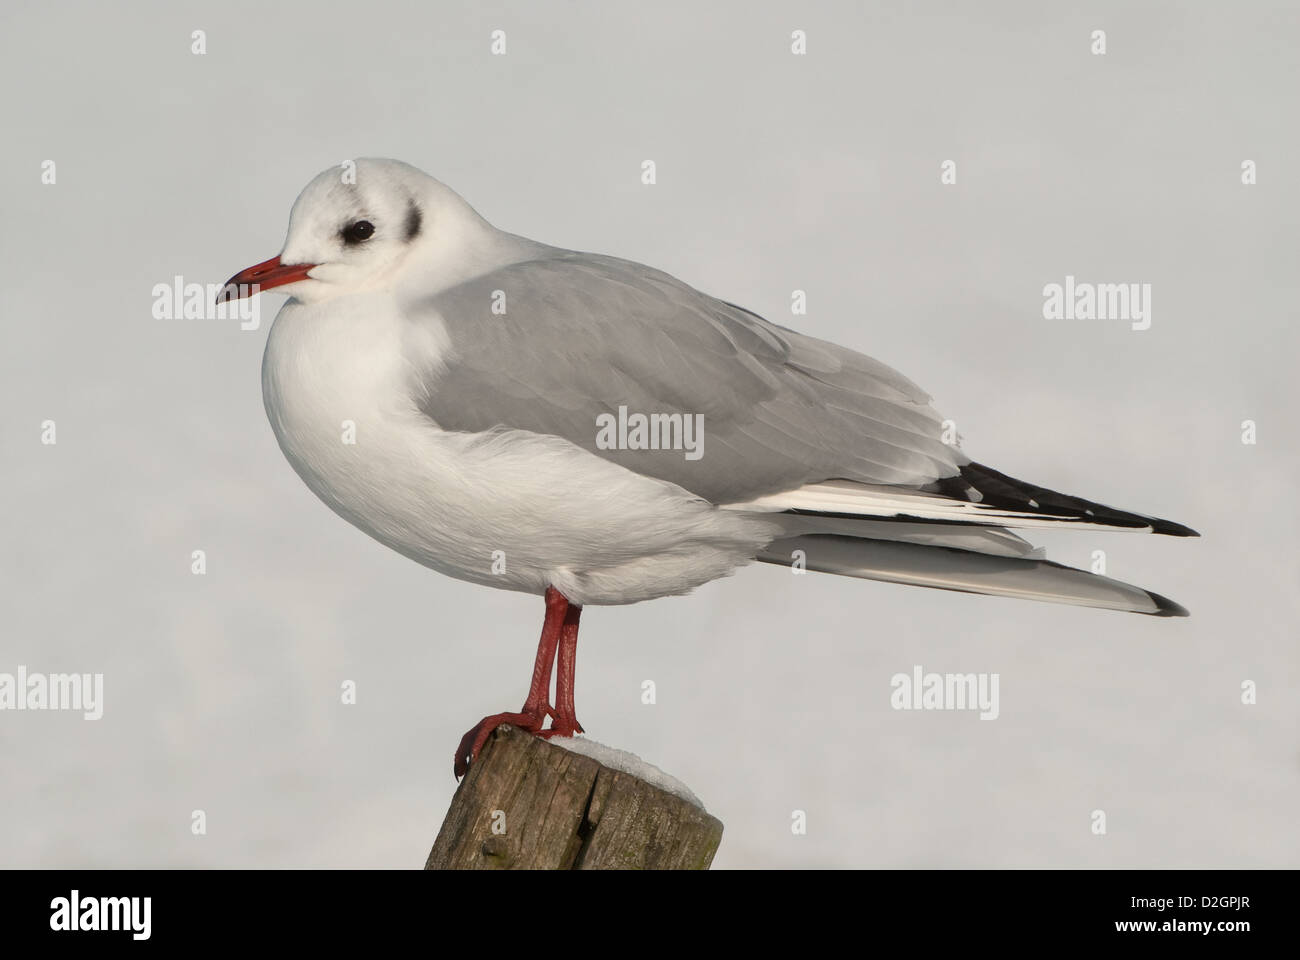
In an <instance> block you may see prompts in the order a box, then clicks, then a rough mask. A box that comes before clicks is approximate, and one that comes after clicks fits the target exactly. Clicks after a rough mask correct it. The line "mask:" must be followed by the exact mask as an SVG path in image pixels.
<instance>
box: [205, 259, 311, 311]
mask: <svg viewBox="0 0 1300 960" xmlns="http://www.w3.org/2000/svg"><path fill="white" fill-rule="evenodd" d="M315 266H316V264H314V263H293V264H284V263H281V262H280V258H279V257H272V258H271V259H270V260H264V261H262V262H261V263H257V264H254V265H253V266H251V267H249V268H248V269H247V270H240V271H239V272H238V273H237V274H235V275H234V276H233V277H231V278H230V279H229V280H227V281H226V285H225V286H224V287H222V288H221V291H220V292H219V293H218V294H217V303H226V302H228V301H230V300H239V299H241V298H243V297H251V296H252V295H253V294H255V293H260V292H261V291H263V290H270V289H271V288H272V287H281V286H284V284H286V283H295V282H297V281H299V280H306V279H307V271H308V270H311V269H312V268H314V267H315Z"/></svg>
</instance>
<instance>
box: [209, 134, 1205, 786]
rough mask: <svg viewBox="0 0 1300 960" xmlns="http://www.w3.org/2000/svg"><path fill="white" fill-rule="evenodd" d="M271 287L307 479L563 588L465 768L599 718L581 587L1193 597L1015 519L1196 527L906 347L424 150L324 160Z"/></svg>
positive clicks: (428, 535)
mask: <svg viewBox="0 0 1300 960" xmlns="http://www.w3.org/2000/svg"><path fill="white" fill-rule="evenodd" d="M273 287H275V288H282V292H284V293H287V294H289V295H290V299H289V301H288V302H287V303H286V304H285V305H284V306H283V307H282V308H281V310H280V312H279V314H278V315H277V316H276V318H275V323H274V325H273V326H272V328H271V332H270V335H269V338H268V340H267V345H266V354H265V357H264V358H263V363H262V390H263V396H264V398H265V401H266V411H267V415H268V417H269V418H270V421H271V426H272V428H273V429H274V430H275V435H276V438H277V439H278V440H279V442H280V447H281V449H282V450H283V451H284V454H285V456H286V457H288V459H289V462H290V464H292V465H293V468H294V470H296V471H297V472H298V475H299V476H301V477H302V479H303V480H304V481H305V482H306V484H307V486H308V487H310V488H311V489H312V491H313V492H315V493H316V495H317V496H319V497H320V498H321V499H322V500H324V501H325V503H327V504H328V505H329V506H330V507H331V508H332V509H333V510H334V511H335V512H337V513H338V514H339V515H340V516H342V517H343V518H344V519H346V520H348V521H349V522H351V523H353V524H355V525H356V526H358V527H360V528H361V529H362V530H364V531H365V532H366V533H368V534H370V536H372V537H374V538H375V539H377V540H379V541H380V542H381V543H384V544H386V545H388V546H389V547H392V548H393V549H394V550H397V551H398V552H400V553H402V554H404V555H405V556H408V557H410V558H411V559H413V560H416V561H418V562H419V563H422V564H424V565H425V566H428V567H432V568H433V569H435V570H438V571H440V572H442V573H445V574H447V575H449V576H452V577H457V578H459V579H462V580H469V581H472V582H474V583H481V584H486V585H488V586H492V587H501V588H504V589H508V590H521V591H525V592H528V593H535V594H539V595H542V596H544V597H545V601H546V616H545V621H544V624H543V627H542V636H541V641H540V642H539V644H538V649H537V661H536V665H535V667H534V669H533V678H532V684H531V686H530V689H529V693H528V698H527V701H526V702H525V704H524V706H523V708H522V709H521V710H520V711H519V712H518V713H502V714H497V715H495V716H490V717H485V718H484V719H483V720H482V721H481V722H480V723H479V724H477V725H476V726H475V727H474V728H473V729H471V730H470V731H469V732H468V733H467V734H466V735H465V737H464V739H463V740H462V741H461V743H460V746H459V747H458V749H457V751H456V762H455V769H456V773H457V775H458V776H459V775H462V774H463V773H464V772H465V771H466V770H467V769H468V765H469V763H470V762H472V761H473V759H474V758H475V757H476V756H477V755H478V751H479V748H480V747H481V746H482V745H483V743H484V742H485V740H486V738H487V736H488V734H489V733H490V732H491V730H492V729H493V728H494V727H495V726H497V725H499V724H501V723H506V722H508V723H512V724H514V725H516V726H519V727H522V728H523V729H526V730H529V731H531V732H534V733H537V734H539V735H541V736H550V735H560V736H572V735H573V734H574V733H575V732H581V730H582V727H581V726H580V725H579V724H578V720H577V717H576V716H575V713H574V705H573V677H574V658H575V651H576V645H577V637H578V617H579V615H580V613H581V610H582V608H583V606H585V605H587V604H622V603H636V602H638V601H640V600H649V599H651V598H655V597H664V596H669V595H672V594H681V593H686V592H687V591H689V590H692V589H694V588H695V587H697V586H699V585H700V584H702V583H706V582H708V581H710V580H713V579H715V578H717V577H722V576H725V575H727V574H729V573H731V572H732V571H734V570H735V569H736V568H737V567H740V566H742V565H744V564H746V563H749V562H750V561H752V560H755V559H757V560H763V561H767V562H769V563H780V564H787V565H792V564H793V565H797V566H802V567H804V568H806V569H809V570H817V571H824V572H828V573H837V574H843V575H847V576H852V577H861V578H866V579H872V580H886V581H891V582H895V583H905V584H916V585H920V586H927V587H938V588H942V589H947V590H963V591H967V592H971V593H982V594H990V595H996V596H1006V597H1018V598H1022V599H1031V600H1047V601H1054V602H1057V603H1070V604H1077V605H1081V606H1090V607H1104V608H1109V609H1113V610H1126V611H1132V612H1134V613H1145V614H1153V615H1156V616H1186V611H1185V610H1184V609H1183V608H1182V607H1180V606H1179V605H1178V604H1176V603H1173V602H1172V601H1170V600H1167V599H1165V598H1163V597H1161V596H1159V595H1157V594H1154V593H1150V592H1148V591H1146V590H1142V589H1140V588H1138V587H1134V586H1130V585H1128V584H1125V583H1120V582H1119V581H1116V580H1111V579H1107V578H1106V577H1101V576H1096V575H1094V574H1091V573H1088V572H1085V571H1082V570H1075V569H1073V568H1070V567H1064V566H1061V565H1059V564H1055V563H1050V562H1048V561H1046V560H1044V559H1041V558H1040V556H1039V555H1038V554H1037V553H1036V552H1035V551H1034V550H1033V548H1032V547H1031V545H1030V544H1029V543H1027V542H1026V541H1025V540H1023V539H1021V538H1020V537H1019V536H1017V535H1015V534H1014V533H1011V532H1010V531H1009V530H1008V529H1006V528H1008V527H1036V526H1038V527H1042V526H1053V527H1060V526H1071V525H1075V526H1077V525H1087V526H1089V527H1105V528H1111V529H1123V530H1136V531H1144V532H1148V533H1152V532H1154V533H1163V534H1170V535H1173V536H1195V535H1196V534H1195V531H1193V530H1190V529H1188V528H1187V527H1184V526H1181V525H1179V524H1176V523H1171V522H1169V521H1166V520H1158V519H1155V518H1153V517H1147V516H1143V515H1141V514H1135V513H1129V512H1126V511H1122V510H1115V509H1112V508H1110V507H1105V506H1102V505H1100V504H1097V503H1092V502H1090V501H1088V500H1082V499H1079V498H1077V497H1071V496H1066V495H1064V494H1060V493H1056V492H1053V491H1051V490H1048V489H1045V488H1043V487H1039V486H1034V485H1033V484H1028V483H1024V482H1022V481H1020V480H1015V479H1012V478H1011V477H1008V476H1005V475H1003V474H1001V473H998V472H997V471H996V470H992V469H990V468H988V467H985V466H983V465H981V464H978V463H974V462H972V461H971V460H970V459H969V458H968V457H966V456H965V455H964V454H963V453H961V451H960V450H958V449H956V448H955V447H954V446H952V445H950V444H948V443H945V442H943V441H944V437H943V421H942V419H941V418H940V416H939V415H938V414H937V413H936V412H935V411H934V410H933V409H932V408H931V406H930V405H929V400H930V398H929V397H928V396H927V395H926V394H925V393H924V392H923V391H922V390H921V389H920V388H918V387H917V386H916V385H915V384H913V383H912V382H911V381H909V380H907V379H906V378H905V377H903V376H902V375H900V374H898V373H896V372H895V371H893V370H891V369H890V368H889V367H887V366H885V365H884V364H882V363H880V362H878V361H876V360H873V359H871V358H870V357H867V356H864V355H863V354H860V353H857V352H855V351H853V350H850V349H847V348H845V347H841V346H837V345H836V344H833V343H828V342H826V341H824V340H817V339H815V338H813V337H809V336H805V335H804V334H801V333H797V332H795V331H793V330H789V329H787V328H785V327H780V326H777V325H776V324H773V323H769V322H768V321H766V320H764V319H763V318H762V317H759V316H756V315H755V314H753V313H750V312H749V311H748V310H745V309H743V308H742V307H738V306H735V305H733V304H730V303H727V302H725V301H723V300H717V299H714V298H713V297H711V296H708V295H707V294H704V293H700V292H699V291H698V290H695V289H693V288H692V287H689V286H687V285H686V284H685V283H682V282H681V281H680V280H677V279H675V278H673V277H671V276H669V275H668V274H666V273H662V272H660V271H658V270H655V269H653V268H651V267H646V266H642V265H641V264H639V263H632V262H629V261H627V260H619V259H617V258H615V257H606V256H600V255H598V254H591V253H578V252H575V251H573V250H564V249H560V248H558V247H551V246H547V245H545V244H542V243H537V242H535V241H532V240H527V239H524V238H523V237H519V236H515V235H513V234H509V233H504V232H502V231H500V230H498V229H496V228H495V227H493V226H492V225H491V224H489V223H488V222H487V221H485V220H484V219H483V218H482V217H480V216H479V215H478V214H477V213H476V212H475V211H474V210H473V209H472V208H471V207H470V206H469V204H468V203H466V202H465V201H464V200H462V199H461V198H460V197H459V196H458V195H457V194H456V193H454V192H453V191H452V190H450V189H449V188H448V187H446V186H444V185H443V184H442V183H440V182H439V181H437V180H435V179H433V178H432V177H430V176H428V175H427V174H425V173H423V172H421V171H420V170H417V169H416V168H414V167H412V166H409V165H408V164H405V163H400V162H398V161H395V160H359V161H356V163H355V166H352V165H344V166H343V167H342V168H331V169H329V170H326V171H325V172H324V173H322V174H320V175H319V176H318V177H316V178H315V179H314V180H312V181H311V183H309V184H308V185H307V187H306V189H304V190H303V191H302V193H301V194H300V195H299V196H298V199H297V201H296V202H295V203H294V205H293V210H292V212H291V213H290V217H289V232H288V237H287V239H286V240H285V244H284V248H283V250H282V251H281V252H280V255H279V256H277V257H273V258H272V259H270V260H268V261H266V262H264V263H261V264H258V265H257V266H255V267H250V268H249V269H247V270H245V271H243V272H241V273H238V274H236V275H235V276H234V277H232V278H231V279H230V281H229V284H228V285H227V287H226V288H225V289H224V290H223V291H222V294H221V299H223V300H230V299H236V298H238V297H240V296H245V295H247V294H248V293H250V292H256V291H257V290H258V289H259V288H260V289H261V290H267V289H270V288H273ZM553 664H556V665H558V669H557V671H556V695H555V702H554V704H552V703H550V687H551V671H552V666H553ZM548 717H549V718H550V719H551V726H550V727H549V728H547V729H545V730H543V725H544V723H545V721H546V719H547V718H548Z"/></svg>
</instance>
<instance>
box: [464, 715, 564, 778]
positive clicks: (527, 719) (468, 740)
mask: <svg viewBox="0 0 1300 960" xmlns="http://www.w3.org/2000/svg"><path fill="white" fill-rule="evenodd" d="M548 715H551V711H550V708H549V707H547V708H546V709H544V710H542V711H540V712H539V713H494V714H492V716H490V717H484V718H483V719H482V720H480V721H479V722H478V723H476V724H474V726H472V727H470V728H469V730H467V731H466V732H465V736H463V737H461V738H460V745H459V746H458V747H456V761H455V766H454V767H453V769H454V770H455V773H456V779H457V780H459V779H460V778H461V777H463V776H465V774H466V773H468V772H469V765H470V764H471V763H473V762H474V761H475V760H477V759H478V755H479V751H480V750H482V749H483V745H484V744H485V743H487V738H488V737H490V736H491V735H492V731H493V730H495V729H496V728H497V727H499V726H501V724H503V723H508V724H510V725H511V726H512V727H518V728H519V729H520V730H523V731H525V732H527V733H538V732H540V731H541V729H542V724H543V723H545V722H546V718H547V716H548Z"/></svg>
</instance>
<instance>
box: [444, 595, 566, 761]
mask: <svg viewBox="0 0 1300 960" xmlns="http://www.w3.org/2000/svg"><path fill="white" fill-rule="evenodd" d="M570 609H579V610H580V609H581V608H580V607H578V608H571V607H570V605H569V601H568V599H567V598H566V597H565V596H564V594H562V593H560V591H559V590H556V589H555V588H554V587H547V588H546V619H545V620H544V621H543V622H542V637H541V639H540V640H538V641H537V660H536V661H535V663H534V664H533V680H532V683H531V684H529V686H528V699H526V700H525V701H524V706H523V709H522V710H521V711H520V712H519V713H497V714H493V715H492V716H490V717H484V718H483V719H482V720H480V721H479V722H478V723H476V724H475V725H474V726H473V727H472V728H471V729H470V730H469V731H468V732H467V733H466V734H465V736H463V737H461V739H460V745H459V746H458V747H456V765H455V771H456V778H457V779H460V778H461V777H463V776H465V774H466V772H467V771H468V770H469V765H470V764H471V763H472V762H474V760H476V759H477V758H478V754H479V751H480V750H482V749H483V744H485V743H487V738H488V737H489V736H490V735H491V733H492V731H493V730H495V729H496V728H497V727H499V726H501V724H503V723H508V724H511V725H512V726H516V727H519V728H520V729H521V730H527V731H528V732H529V733H537V732H539V731H540V730H541V729H542V724H543V723H545V722H546V717H547V715H548V714H550V715H552V716H553V715H554V713H553V711H552V710H551V706H550V699H549V698H550V694H551V664H552V663H553V662H554V660H555V648H556V645H557V644H558V643H559V642H560V640H561V637H562V635H563V630H564V626H565V624H566V623H567V622H568V618H567V614H568V612H569V610H570ZM573 623H574V637H575V640H576V637H577V623H578V621H577V617H574V621H573ZM569 672H570V684H571V683H572V666H570V668H569ZM569 699H570V704H571V703H572V693H570V697H569Z"/></svg>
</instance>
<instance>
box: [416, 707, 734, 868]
mask: <svg viewBox="0 0 1300 960" xmlns="http://www.w3.org/2000/svg"><path fill="white" fill-rule="evenodd" d="M721 841H722V823H721V822H720V821H719V820H717V819H716V818H714V817H711V816H709V815H708V814H707V813H705V812H704V811H703V810H701V809H700V808H699V807H696V806H695V805H694V804H691V803H688V802H687V801H685V800H682V799H681V798H680V797H676V796H673V795H672V794H670V793H667V792H666V791H664V790H660V789H659V788H658V787H655V786H652V785H651V784H649V783H646V782H645V781H643V780H638V779H637V778H636V777H632V776H629V775H628V774H626V773H622V772H620V771H617V770H611V769H610V768H609V767H606V766H603V765H602V764H600V763H597V762H596V761H595V760H592V759H591V758H590V757H584V756H581V755H579V754H576V753H572V752H570V751H568V750H565V749H563V748H562V747H557V746H554V745H553V744H550V743H547V742H546V741H544V740H540V739H538V738H537V737H534V736H532V735H530V734H527V733H523V732H521V731H519V730H516V729H514V728H513V727H510V726H502V727H498V728H497V730H496V731H495V732H494V733H493V734H492V736H491V737H490V738H489V739H488V742H487V745H486V746H484V748H483V752H482V753H481V754H480V755H479V758H478V760H477V761H475V763H473V764H472V765H471V766H470V768H469V773H468V774H467V775H466V776H465V779H464V780H462V781H461V784H460V787H459V788H458V789H457V790H456V794H455V796H454V797H452V801H451V807H450V809H449V810H448V811H447V817H446V819H445V820H443V823H442V829H441V830H439V831H438V838H437V840H435V841H434V844H433V849H432V850H431V851H430V852H429V857H428V860H427V861H426V862H425V869H427V870H511V869H513V870H529V869H531V870H608V869H615V870H617V869H642V870H707V869H708V868H709V864H711V863H712V862H713V855H714V854H715V853H716V852H717V850H718V844H719V843H720V842H721Z"/></svg>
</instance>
